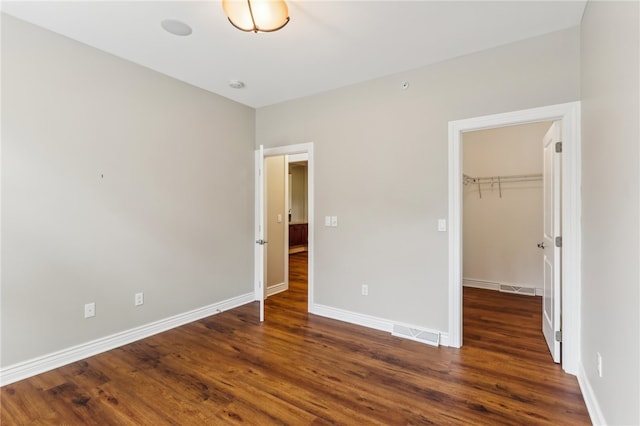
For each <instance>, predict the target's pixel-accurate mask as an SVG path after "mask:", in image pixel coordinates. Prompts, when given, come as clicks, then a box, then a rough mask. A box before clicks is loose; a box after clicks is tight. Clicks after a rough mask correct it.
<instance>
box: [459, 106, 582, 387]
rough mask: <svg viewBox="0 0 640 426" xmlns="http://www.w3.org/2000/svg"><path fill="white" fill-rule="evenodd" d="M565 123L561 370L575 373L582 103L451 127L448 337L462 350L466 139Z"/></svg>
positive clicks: (563, 125)
mask: <svg viewBox="0 0 640 426" xmlns="http://www.w3.org/2000/svg"><path fill="white" fill-rule="evenodd" d="M553 120H562V140H563V155H562V174H563V179H562V202H563V209H562V230H563V235H562V241H563V257H562V336H563V343H562V352H563V353H562V368H563V369H564V370H565V371H566V372H567V373H570V374H574V375H575V374H577V372H578V361H579V359H580V356H579V348H580V285H581V284H580V283H581V278H580V258H581V254H580V243H581V234H580V206H581V205H580V201H581V200H580V183H581V169H580V158H581V151H580V102H569V103H566V104H559V105H551V106H545V107H540V108H532V109H527V110H522V111H514V112H508V113H503V114H494V115H488V116H484V117H475V118H469V119H465V120H457V121H450V122H449V224H450V226H449V338H450V339H451V346H453V347H457V348H459V347H461V346H462V197H461V192H462V190H461V188H462V146H461V145H462V134H463V133H465V132H470V131H475V130H483V129H490V128H496V127H503V126H511V125H517V124H526V123H533V122H540V121H553Z"/></svg>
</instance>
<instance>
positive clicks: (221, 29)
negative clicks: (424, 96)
mask: <svg viewBox="0 0 640 426" xmlns="http://www.w3.org/2000/svg"><path fill="white" fill-rule="evenodd" d="M585 4H586V0H584V1H583V0H579V1H553V0H552V1H530V2H525V1H497V2H487V1H464V2H463V1H439V2H438V1H364V0H352V1H329V0H325V1H308V0H304V1H302V0H297V1H294V0H289V1H288V5H289V16H290V17H291V21H290V22H289V24H288V25H287V26H286V27H284V28H283V29H282V30H280V31H278V32H275V33H259V34H254V33H243V32H241V31H238V30H237V29H235V28H233V27H232V26H231V24H229V22H228V21H227V19H226V17H225V15H224V14H223V12H222V7H221V5H220V2H219V1H102V2H85V1H71V2H58V1H44V2H33V1H3V2H2V10H3V12H5V13H7V14H10V15H13V16H15V17H18V18H21V19H23V20H25V21H28V22H31V23H34V24H36V25H39V26H41V27H44V28H47V29H49V30H52V31H55V32H57V33H60V34H63V35H65V36H67V37H70V38H72V39H76V40H79V41H81V42H83V43H86V44H88V45H91V46H94V47H97V48H98V49H101V50H104V51H106V52H110V53H112V54H114V55H117V56H119V57H122V58H125V59H128V60H130V61H132V62H135V63H138V64H141V65H144V66H146V67H148V68H151V69H154V70H157V71H159V72H161V73H163V74H166V75H169V76H172V77H174V78H177V79H179V80H182V81H185V82H188V83H190V84H193V85H194V86H198V87H201V88H203V89H206V90H209V91H211V92H214V93H217V94H220V95H222V96H225V97H227V98H230V99H233V100H235V101H237V102H240V103H243V104H245V105H248V106H251V107H254V108H259V107H262V106H266V105H270V104H274V103H278V102H282V101H285V100H289V99H295V98H299V97H303V96H308V95H311V94H314V93H319V92H323V91H327V90H331V89H334V88H338V87H342V86H346V85H350V84H354V83H358V82H362V81H365V80H369V79H372V78H376V77H382V76H385V75H390V74H394V73H397V72H401V71H406V70H410V69H413V68H418V67H421V66H424V65H427V64H430V63H434V62H439V61H443V60H446V59H449V58H453V57H456V56H461V55H465V54H468V53H472V52H476V51H479V50H484V49H488V48H491V47H495V46H499V45H502V44H506V43H511V42H514V41H518V40H522V39H525V38H529V37H534V36H537V35H541V34H545V33H549V32H553V31H557V30H561V29H564V28H569V27H573V26H577V25H580V20H581V19H582V13H583V11H584V7H585ZM164 19H177V20H180V21H183V22H185V23H187V24H189V25H190V26H191V27H192V28H193V34H191V35H190V36H186V37H180V36H175V35H172V34H169V33H167V32H166V31H164V30H163V29H162V28H161V27H160V22H161V21H162V20H164ZM233 79H237V80H241V81H243V82H244V83H245V84H246V87H245V88H243V89H232V88H231V87H229V81H230V80H233Z"/></svg>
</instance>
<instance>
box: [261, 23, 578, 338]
mask: <svg viewBox="0 0 640 426" xmlns="http://www.w3.org/2000/svg"><path fill="white" fill-rule="evenodd" d="M416 54H419V52H416ZM403 81H408V82H409V83H410V86H409V88H408V89H407V90H402V89H401V83H402V82H403ZM579 97H580V96H579V29H578V28H574V29H569V30H566V31H561V32H557V33H553V34H549V35H545V36H542V37H537V38H533V39H529V40H525V41H522V42H518V43H514V44H509V45H505V46H502V47H498V48H495V49H490V50H487V51H484V52H481V53H477V54H473V55H468V56H464V57H460V58H457V59H454V60H450V61H446V62H442V63H439V64H435V65H432V66H428V67H424V68H420V69H416V70H412V71H407V72H405V73H401V74H396V75H391V76H388V77H385V78H380V79H376V80H372V81H368V82H365V83H362V84H358V85H353V86H349V87H345V88H342V89H338V90H334V91H330V92H326V93H322V94H319V95H316V96H311V97H307V98H304V99H299V100H295V101H290V102H285V103H281V104H277V105H273V106H269V107H265V108H260V109H258V110H257V112H256V135H257V140H256V146H257V145H260V144H264V145H265V146H266V147H273V146H278V145H284V144H295V143H303V142H314V159H315V160H314V162H315V163H314V164H315V176H314V179H315V180H314V182H315V184H314V187H315V212H314V214H315V217H319V218H322V217H324V216H325V215H337V216H338V218H339V226H338V228H326V227H324V226H322V224H321V223H318V224H316V225H317V226H316V227H315V282H314V288H315V290H314V291H315V303H318V304H322V305H328V306H330V307H335V308H341V309H345V310H348V311H352V312H357V313H362V314H368V315H372V316H375V317H379V318H385V319H389V320H395V321H402V322H406V323H409V324H413V325H417V326H424V327H427V328H431V329H436V330H442V331H447V330H448V274H447V263H448V259H447V252H448V236H447V233H446V232H438V231H437V219H438V218H446V217H447V215H448V211H447V208H448V207H447V206H448V200H447V185H448V180H447V125H448V122H449V121H450V120H458V119H463V118H468V117H474V116H481V115H487V114H492V113H497V112H505V111H513V110H519V109H524V108H530V107H536V106H542V105H551V104H557V103H563V102H568V101H575V100H578V99H579ZM362 284H368V285H369V295H368V296H366V297H364V296H362V295H361V286H362Z"/></svg>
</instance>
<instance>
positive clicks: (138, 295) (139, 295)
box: [134, 293, 144, 306]
mask: <svg viewBox="0 0 640 426" xmlns="http://www.w3.org/2000/svg"><path fill="white" fill-rule="evenodd" d="M143 303H144V293H136V295H135V298H134V304H135V306H140V305H142V304H143Z"/></svg>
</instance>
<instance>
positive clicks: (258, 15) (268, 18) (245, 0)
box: [222, 0, 289, 33]
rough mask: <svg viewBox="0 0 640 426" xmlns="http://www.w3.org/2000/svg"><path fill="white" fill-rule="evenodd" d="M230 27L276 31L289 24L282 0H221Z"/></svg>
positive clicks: (245, 29)
mask: <svg viewBox="0 0 640 426" xmlns="http://www.w3.org/2000/svg"><path fill="white" fill-rule="evenodd" d="M222 9H223V10H224V13H225V14H226V15H227V17H228V18H229V22H231V25H233V26H234V27H236V28H238V29H239V30H242V31H247V32H248V31H253V32H254V33H257V32H271V31H277V30H279V29H280V28H282V27H284V26H285V25H287V23H288V22H289V8H288V7H287V3H285V2H284V0H222Z"/></svg>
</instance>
